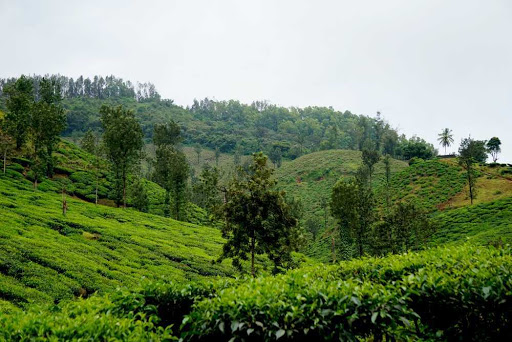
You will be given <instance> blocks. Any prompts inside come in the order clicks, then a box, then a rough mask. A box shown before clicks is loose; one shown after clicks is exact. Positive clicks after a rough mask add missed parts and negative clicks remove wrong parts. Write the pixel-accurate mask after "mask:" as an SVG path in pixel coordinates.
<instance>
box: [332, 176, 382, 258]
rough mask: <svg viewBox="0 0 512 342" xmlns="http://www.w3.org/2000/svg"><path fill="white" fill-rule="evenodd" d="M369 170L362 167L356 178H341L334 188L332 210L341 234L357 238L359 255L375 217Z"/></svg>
mask: <svg viewBox="0 0 512 342" xmlns="http://www.w3.org/2000/svg"><path fill="white" fill-rule="evenodd" d="M368 177H369V176H368V171H367V169H366V168H360V169H359V170H358V173H357V175H356V177H355V178H354V179H351V180H349V181H346V180H339V181H338V182H337V183H336V184H335V185H334V187H333V189H332V195H331V212H332V214H333V216H334V217H335V218H336V219H337V221H338V223H339V225H340V228H341V229H340V234H341V235H343V234H345V233H346V232H348V233H349V235H350V236H352V238H354V239H355V242H356V245H357V250H358V252H359V256H360V257H361V256H363V254H364V245H365V242H366V239H367V238H368V233H369V231H370V228H371V225H372V223H373V221H374V219H375V200H374V197H373V192H372V190H371V188H370V186H369V180H368Z"/></svg>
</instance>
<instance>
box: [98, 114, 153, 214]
mask: <svg viewBox="0 0 512 342" xmlns="http://www.w3.org/2000/svg"><path fill="white" fill-rule="evenodd" d="M100 114H101V123H102V125H103V130H104V132H103V142H104V146H105V153H106V157H107V159H108V160H109V161H110V164H111V167H112V169H113V170H114V177H115V191H116V203H117V205H118V206H119V205H120V203H121V200H122V203H123V206H124V207H126V180H127V177H128V175H129V173H130V172H131V170H132V169H133V168H134V166H136V164H137V162H138V159H139V157H140V153H139V152H140V150H141V149H142V147H143V141H142V137H143V134H142V128H141V126H140V124H139V122H138V121H137V120H136V119H135V116H134V114H133V112H132V111H131V110H128V109H124V108H123V107H122V106H117V107H110V106H107V105H103V106H102V107H101V109H100Z"/></svg>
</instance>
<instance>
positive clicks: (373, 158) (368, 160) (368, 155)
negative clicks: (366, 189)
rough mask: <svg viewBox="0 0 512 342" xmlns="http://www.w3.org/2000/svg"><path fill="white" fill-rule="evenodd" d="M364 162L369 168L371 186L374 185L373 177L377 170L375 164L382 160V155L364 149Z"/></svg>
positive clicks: (372, 150) (375, 151) (362, 156)
mask: <svg viewBox="0 0 512 342" xmlns="http://www.w3.org/2000/svg"><path fill="white" fill-rule="evenodd" d="M361 158H362V160H363V165H365V166H366V167H367V168H368V178H369V183H370V186H371V184H372V175H373V171H374V169H375V164H377V163H378V162H379V160H380V153H379V151H377V150H374V149H366V148H365V149H363V153H362V155H361Z"/></svg>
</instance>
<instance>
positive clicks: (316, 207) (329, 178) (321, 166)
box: [276, 150, 407, 262]
mask: <svg viewBox="0 0 512 342" xmlns="http://www.w3.org/2000/svg"><path fill="white" fill-rule="evenodd" d="M360 165H361V152H360V151H350V150H327V151H320V152H315V153H311V154H307V155H304V156H302V157H300V158H297V159H295V160H293V161H286V162H284V163H283V165H282V166H281V167H280V168H279V169H278V170H277V171H276V179H277V181H278V186H280V187H281V188H282V189H283V190H285V191H286V192H287V194H288V195H290V196H291V197H299V198H300V199H301V201H302V205H303V208H304V210H303V212H304V220H307V219H308V218H314V219H317V220H320V221H321V222H322V225H324V213H325V212H324V208H322V204H321V203H322V199H326V200H329V199H330V195H331V189H332V187H333V186H334V184H335V183H336V181H337V180H338V179H340V178H345V177H349V176H352V175H354V173H355V171H356V170H357V168H358V167H359V166H360ZM406 167H407V164H406V163H405V162H402V161H398V160H393V162H392V172H393V173H396V172H399V171H400V170H403V169H405V168H406ZM383 177H384V164H383V163H382V162H379V163H378V164H377V165H376V168H375V174H374V176H373V182H374V184H375V185H376V184H378V183H379V182H381V181H382V179H383ZM334 226H335V222H334V219H333V218H331V217H328V222H327V232H328V231H329V230H330V229H332V228H333V227H334ZM322 230H323V232H321V233H320V235H319V237H318V238H317V240H316V241H315V242H313V243H311V244H309V246H307V248H306V249H305V250H304V253H305V254H306V255H308V256H311V257H313V258H315V259H316V260H319V261H323V262H329V261H330V260H331V246H332V245H331V243H332V241H331V238H330V237H329V234H328V233H326V230H325V228H322ZM337 239H338V236H337V235H336V240H335V246H337V245H338V243H339V242H338V241H337Z"/></svg>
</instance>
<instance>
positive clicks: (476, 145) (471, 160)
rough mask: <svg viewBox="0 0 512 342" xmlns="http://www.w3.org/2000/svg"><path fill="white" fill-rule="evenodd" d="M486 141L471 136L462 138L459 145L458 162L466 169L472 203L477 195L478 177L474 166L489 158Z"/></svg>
mask: <svg viewBox="0 0 512 342" xmlns="http://www.w3.org/2000/svg"><path fill="white" fill-rule="evenodd" d="M485 146H486V142H485V141H483V140H473V139H472V138H471V137H469V138H465V139H462V142H461V144H460V147H459V157H458V162H459V165H461V166H462V167H463V168H464V169H465V170H466V178H467V182H468V187H469V198H470V200H471V204H473V199H474V198H475V197H476V189H475V186H476V178H477V173H476V170H475V167H474V164H475V163H478V162H481V163H483V162H485V160H486V159H487V153H486V147H485Z"/></svg>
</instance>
